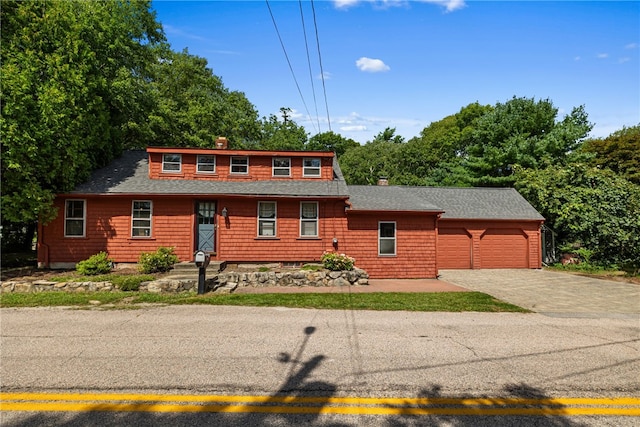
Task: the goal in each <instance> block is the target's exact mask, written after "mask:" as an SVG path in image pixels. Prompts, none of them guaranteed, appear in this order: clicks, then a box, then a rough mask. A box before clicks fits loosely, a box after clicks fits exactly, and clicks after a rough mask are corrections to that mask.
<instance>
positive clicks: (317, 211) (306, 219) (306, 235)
mask: <svg viewBox="0 0 640 427" xmlns="http://www.w3.org/2000/svg"><path fill="white" fill-rule="evenodd" d="M304 204H314V205H316V217H315V219H309V218H303V217H302V205H304ZM305 222H314V223H315V224H316V234H302V224H303V223H305ZM319 229H320V206H318V202H300V237H318V235H319Z"/></svg>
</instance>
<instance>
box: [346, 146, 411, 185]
mask: <svg viewBox="0 0 640 427" xmlns="http://www.w3.org/2000/svg"><path fill="white" fill-rule="evenodd" d="M401 146H402V145H401V144H396V143H393V142H389V141H380V140H379V141H372V142H368V143H366V144H365V145H360V146H357V147H354V148H351V149H350V150H348V151H347V152H346V153H344V154H343V155H342V156H341V157H340V168H341V169H342V173H343V174H344V178H345V180H346V181H347V183H349V184H353V185H374V184H376V183H377V182H378V179H379V178H381V177H385V178H387V179H388V181H389V183H390V184H398V181H397V178H398V171H397V167H396V165H397V163H398V159H399V155H400V148H401Z"/></svg>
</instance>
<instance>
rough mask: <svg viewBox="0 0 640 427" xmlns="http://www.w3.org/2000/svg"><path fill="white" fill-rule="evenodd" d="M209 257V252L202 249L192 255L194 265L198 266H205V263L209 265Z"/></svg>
mask: <svg viewBox="0 0 640 427" xmlns="http://www.w3.org/2000/svg"><path fill="white" fill-rule="evenodd" d="M209 259H210V256H209V254H208V253H205V252H204V251H198V252H196V254H195V256H194V261H195V263H196V266H198V267H199V268H205V267H207V265H209Z"/></svg>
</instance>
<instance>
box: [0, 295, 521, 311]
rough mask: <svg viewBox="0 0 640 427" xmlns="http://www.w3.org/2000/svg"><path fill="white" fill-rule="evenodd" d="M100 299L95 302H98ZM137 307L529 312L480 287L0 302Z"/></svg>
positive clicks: (1, 300) (10, 300)
mask: <svg viewBox="0 0 640 427" xmlns="http://www.w3.org/2000/svg"><path fill="white" fill-rule="evenodd" d="M98 302H99V303H98ZM105 304H109V308H116V309H117V308H137V307H139V304H165V305H178V304H204V305H228V306H251V307H288V308H314V309H331V310H343V309H353V310H380V311H445V312H463V311H477V312H520V313H526V312H529V311H528V310H526V309H523V308H521V307H518V306H515V305H513V304H509V303H506V302H504V301H500V300H498V299H496V298H494V297H492V296H490V295H487V294H484V293H481V292H434V293H407V292H402V293H400V292H397V293H396V292H385V293H382V292H375V293H357V294H356V293H330V294H327V293H292V294H283V293H278V294H227V295H216V294H208V295H194V294H192V293H185V294H155V293H143V292H84V293H67V292H40V293H5V294H1V295H0V307H51V306H72V307H78V308H86V307H93V306H98V307H99V306H102V305H105Z"/></svg>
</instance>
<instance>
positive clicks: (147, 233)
mask: <svg viewBox="0 0 640 427" xmlns="http://www.w3.org/2000/svg"><path fill="white" fill-rule="evenodd" d="M151 209H152V204H151V201H150V200H134V201H133V205H132V207H131V236H132V237H151Z"/></svg>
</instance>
